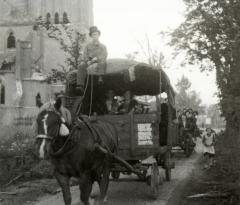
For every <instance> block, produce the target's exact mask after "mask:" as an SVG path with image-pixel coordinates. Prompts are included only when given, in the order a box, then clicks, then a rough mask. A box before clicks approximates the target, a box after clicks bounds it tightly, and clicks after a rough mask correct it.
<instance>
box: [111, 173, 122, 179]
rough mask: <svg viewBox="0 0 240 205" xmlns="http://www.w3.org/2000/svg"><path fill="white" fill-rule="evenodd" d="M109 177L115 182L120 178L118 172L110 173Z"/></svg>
mask: <svg viewBox="0 0 240 205" xmlns="http://www.w3.org/2000/svg"><path fill="white" fill-rule="evenodd" d="M111 176H112V178H113V179H115V180H117V179H119V177H120V172H119V171H112V172H111Z"/></svg>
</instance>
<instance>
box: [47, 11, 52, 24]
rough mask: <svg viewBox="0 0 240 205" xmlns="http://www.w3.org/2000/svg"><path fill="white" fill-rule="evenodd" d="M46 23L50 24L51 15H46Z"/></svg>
mask: <svg viewBox="0 0 240 205" xmlns="http://www.w3.org/2000/svg"><path fill="white" fill-rule="evenodd" d="M46 23H47V24H50V23H51V14H50V13H47V16H46Z"/></svg>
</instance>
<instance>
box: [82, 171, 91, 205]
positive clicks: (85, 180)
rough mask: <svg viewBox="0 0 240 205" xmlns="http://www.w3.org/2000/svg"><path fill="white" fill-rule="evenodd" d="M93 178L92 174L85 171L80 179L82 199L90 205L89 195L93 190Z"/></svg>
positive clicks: (86, 204)
mask: <svg viewBox="0 0 240 205" xmlns="http://www.w3.org/2000/svg"><path fill="white" fill-rule="evenodd" d="M92 184H93V180H92V178H91V176H90V174H85V173H83V174H82V176H81V177H80V179H79V188H80V192H81V193H80V199H81V201H82V202H83V203H84V205H89V204H90V203H89V197H90V194H91V192H92Z"/></svg>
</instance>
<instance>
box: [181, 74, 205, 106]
mask: <svg viewBox="0 0 240 205" xmlns="http://www.w3.org/2000/svg"><path fill="white" fill-rule="evenodd" d="M176 88H177V93H176V107H177V109H183V108H186V107H187V108H192V109H193V110H200V109H201V106H200V104H201V99H200V97H199V95H198V93H196V91H193V90H190V88H191V82H190V81H189V79H188V78H186V77H185V76H182V78H181V79H180V80H178V82H177V84H176Z"/></svg>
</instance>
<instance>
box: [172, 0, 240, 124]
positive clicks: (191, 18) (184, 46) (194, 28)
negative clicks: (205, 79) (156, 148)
mask: <svg viewBox="0 0 240 205" xmlns="http://www.w3.org/2000/svg"><path fill="white" fill-rule="evenodd" d="M183 1H184V2H185V4H186V6H187V13H186V20H185V22H184V23H182V24H181V25H180V26H179V27H178V28H177V29H176V30H175V31H174V32H173V33H172V41H171V45H174V46H175V48H176V49H177V51H182V50H185V51H186V53H187V59H188V62H189V63H190V64H194V63H199V62H200V64H201V69H202V70H203V71H205V70H213V69H215V70H216V75H217V76H216V79H217V85H218V88H219V97H220V99H221V107H222V111H223V114H224V116H225V118H226V120H227V121H228V122H232V120H233V118H235V117H234V116H236V115H237V116H238V117H237V118H238V121H239V123H238V124H239V126H240V112H239V111H240V109H239V106H240V104H239V103H238V102H239V99H240V69H239V66H240V58H239V56H240V12H239V9H240V1H239V0H183ZM238 110H239V111H238ZM230 124H231V123H230Z"/></svg>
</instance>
